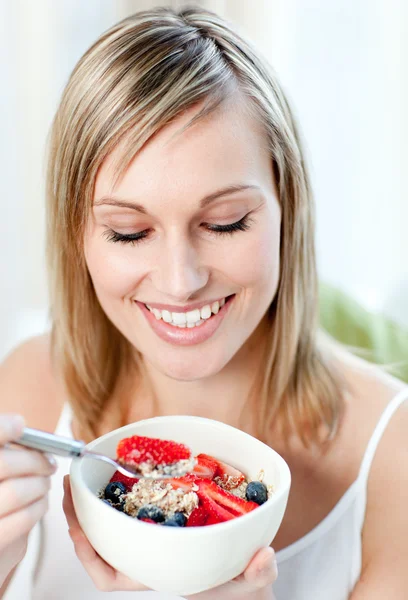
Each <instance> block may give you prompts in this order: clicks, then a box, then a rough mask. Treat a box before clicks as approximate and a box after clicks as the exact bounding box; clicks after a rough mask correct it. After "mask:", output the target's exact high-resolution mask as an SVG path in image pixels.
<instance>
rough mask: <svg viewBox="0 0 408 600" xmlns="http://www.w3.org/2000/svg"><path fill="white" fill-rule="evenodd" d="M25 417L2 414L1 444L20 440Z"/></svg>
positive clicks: (0, 423) (0, 418)
mask: <svg viewBox="0 0 408 600" xmlns="http://www.w3.org/2000/svg"><path fill="white" fill-rule="evenodd" d="M23 427H24V419H23V417H22V416H21V415H14V414H6V415H0V445H2V446H3V445H4V444H7V443H8V442H13V441H15V440H18V438H19V437H21V434H22V433H23Z"/></svg>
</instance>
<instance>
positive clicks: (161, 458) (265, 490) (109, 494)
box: [99, 436, 272, 527]
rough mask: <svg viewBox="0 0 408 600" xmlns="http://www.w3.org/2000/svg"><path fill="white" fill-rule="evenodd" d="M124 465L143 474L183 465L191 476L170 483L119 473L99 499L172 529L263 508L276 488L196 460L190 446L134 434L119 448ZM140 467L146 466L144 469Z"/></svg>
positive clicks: (207, 459)
mask: <svg viewBox="0 0 408 600" xmlns="http://www.w3.org/2000/svg"><path fill="white" fill-rule="evenodd" d="M116 458H117V460H118V462H119V463H121V464H123V465H125V466H126V465H127V466H130V467H137V469H138V470H141V471H143V470H144V471H146V472H151V471H152V469H155V470H157V469H158V467H159V468H161V470H162V471H163V472H165V471H166V469H171V468H172V469H174V468H177V466H178V465H180V467H181V468H182V467H184V466H185V464H186V463H188V462H189V463H190V472H189V473H188V474H187V475H185V476H181V477H172V478H168V479H162V480H155V479H133V478H128V477H125V476H123V475H121V474H120V473H119V471H115V473H114V474H113V475H112V477H111V479H110V481H109V483H108V484H107V486H106V487H105V488H104V489H102V490H101V491H100V494H99V497H100V498H101V499H102V500H104V501H105V502H107V503H108V504H110V505H111V506H112V507H113V508H115V509H116V510H119V511H121V512H124V513H126V514H128V515H130V516H131V517H136V518H137V519H140V520H141V521H144V522H146V523H152V524H154V525H164V526H170V527H204V526H208V525H215V524H217V523H224V522H225V521H229V520H231V519H236V518H237V517H239V516H242V515H245V514H247V513H249V512H251V511H252V510H254V509H256V508H258V506H260V505H262V504H264V503H265V502H266V501H267V500H268V497H269V496H270V495H271V494H272V486H268V487H267V486H266V485H265V483H263V481H262V480H263V472H262V471H261V472H260V474H259V478H258V480H257V481H248V479H247V478H246V476H245V475H244V474H243V473H242V472H241V471H240V470H239V469H236V468H235V467H233V466H231V465H228V464H226V463H224V462H222V461H220V460H219V459H217V458H215V457H213V456H209V455H208V454H203V453H201V454H198V455H197V456H196V457H194V458H192V457H191V451H190V450H189V448H187V447H186V446H185V445H181V444H178V443H175V442H172V441H167V440H161V439H156V438H149V437H145V436H132V437H130V438H125V439H123V440H121V441H120V442H119V444H118V447H117V450H116ZM140 464H142V465H144V466H143V468H142V469H141V468H140Z"/></svg>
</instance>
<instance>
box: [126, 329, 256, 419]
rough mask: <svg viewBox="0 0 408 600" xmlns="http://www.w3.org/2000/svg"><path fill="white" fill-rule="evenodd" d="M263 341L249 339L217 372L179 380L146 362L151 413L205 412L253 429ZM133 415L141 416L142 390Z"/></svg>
mask: <svg viewBox="0 0 408 600" xmlns="http://www.w3.org/2000/svg"><path fill="white" fill-rule="evenodd" d="M262 362H263V361H262V344H261V343H259V340H258V342H257V343H254V339H253V338H251V340H248V342H247V343H246V344H245V345H244V346H243V347H242V348H241V350H240V351H239V352H238V353H237V354H236V355H235V356H234V357H233V359H232V360H231V361H230V362H229V363H228V364H227V365H226V366H225V367H224V368H223V369H222V370H221V371H220V372H218V373H217V374H215V375H213V376H211V377H206V378H205V379H199V380H195V381H177V380H175V379H172V378H171V377H168V376H166V375H165V374H163V373H162V372H160V371H159V370H158V369H156V368H155V367H154V366H153V365H152V364H151V363H147V362H143V365H142V366H143V368H142V372H143V384H142V386H141V387H142V390H143V391H142V396H143V404H144V406H145V407H146V408H147V407H149V408H148V412H150V413H151V415H172V414H186V415H193V416H202V417H207V418H210V419H215V420H218V421H222V422H224V423H228V424H230V425H233V426H237V427H240V428H241V429H245V430H253V426H254V423H253V417H254V401H255V395H256V392H255V384H256V383H257V381H258V375H259V370H260V366H261V365H262ZM135 398H136V399H135V403H134V406H132V407H130V414H129V417H130V418H131V419H132V418H135V417H137V418H140V408H141V405H140V400H141V398H140V391H139V393H137V394H136V395H135Z"/></svg>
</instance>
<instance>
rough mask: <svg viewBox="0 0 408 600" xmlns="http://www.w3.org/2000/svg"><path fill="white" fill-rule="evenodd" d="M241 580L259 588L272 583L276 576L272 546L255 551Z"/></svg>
mask: <svg viewBox="0 0 408 600" xmlns="http://www.w3.org/2000/svg"><path fill="white" fill-rule="evenodd" d="M241 577H242V579H241V582H242V583H244V582H245V583H246V584H248V585H249V586H252V588H253V589H260V588H264V587H267V586H268V585H272V584H273V583H274V581H276V579H277V577H278V566H277V564H276V556H275V552H274V551H273V549H272V548H270V547H268V548H262V549H261V550H259V552H257V554H256V555H255V556H254V558H253V559H252V560H251V562H250V563H249V565H248V567H247V568H246V569H245V572H244V573H243V575H242V576H241Z"/></svg>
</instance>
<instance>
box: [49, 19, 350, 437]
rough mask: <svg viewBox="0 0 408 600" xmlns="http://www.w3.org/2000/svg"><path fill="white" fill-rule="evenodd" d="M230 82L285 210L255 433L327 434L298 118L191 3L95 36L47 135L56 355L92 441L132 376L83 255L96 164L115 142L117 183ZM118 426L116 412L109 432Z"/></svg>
mask: <svg viewBox="0 0 408 600" xmlns="http://www.w3.org/2000/svg"><path fill="white" fill-rule="evenodd" d="M237 88H238V89H239V91H240V93H241V94H243V95H244V97H245V98H246V99H247V104H248V106H249V107H250V109H251V111H252V112H253V113H254V114H255V115H256V117H257V119H258V120H259V122H261V123H262V124H263V126H264V128H265V132H266V134H267V138H268V141H269V150H270V153H271V161H272V165H273V169H274V173H275V178H276V183H277V187H278V192H279V199H280V204H281V211H282V225H281V273H280V283H279V288H278V291H277V294H276V297H275V298H274V300H273V302H272V305H271V307H270V310H269V325H270V326H269V331H268V334H267V335H268V339H267V340H266V342H267V343H266V348H267V351H266V356H265V360H264V364H263V365H262V372H261V380H262V381H261V382H260V393H259V397H258V400H257V402H258V405H257V409H258V416H259V423H260V424H261V425H262V428H261V431H262V432H263V433H262V434H261V436H262V435H265V437H266V432H267V430H268V428H269V427H270V425H271V423H272V422H273V421H275V422H276V421H277V420H278V421H279V422H280V423H281V425H282V429H283V431H284V432H285V433H286V434H289V432H293V433H295V434H296V435H297V436H299V438H300V439H301V440H302V442H303V443H304V444H305V445H309V444H310V443H312V442H317V441H318V437H319V435H320V434H319V431H320V430H321V428H322V426H323V427H324V430H325V432H326V434H325V435H326V439H331V438H332V437H333V436H334V434H335V432H336V429H337V427H338V423H339V420H340V417H341V414H342V405H343V401H342V393H341V385H340V382H339V380H338V378H337V375H336V374H335V372H334V370H333V367H332V366H331V365H329V361H328V360H327V358H326V350H325V349H324V347H323V346H322V345H321V344H320V343H319V342H318V336H317V326H318V324H317V306H318V303H317V276H316V266H315V251H314V209H313V200H312V195H311V191H310V185H309V178H308V174H307V169H306V167H305V163H304V157H303V153H302V149H301V143H300V139H299V135H298V131H297V127H296V124H295V120H294V118H293V115H292V112H291V110H290V108H289V105H288V102H287V100H286V98H285V95H284V93H283V91H282V89H281V87H280V86H279V83H278V82H277V80H276V77H275V75H274V73H273V71H272V70H271V69H270V67H269V66H268V65H267V64H266V62H265V61H264V60H263V59H261V58H260V57H259V55H258V54H257V52H256V51H255V50H254V49H253V48H252V46H251V45H250V44H249V43H248V42H247V41H245V40H244V39H243V38H242V37H241V36H240V35H238V34H237V33H236V32H235V31H234V29H233V28H232V27H231V25H230V24H228V23H226V22H225V21H224V20H222V19H221V18H219V17H218V16H216V15H215V14H213V13H211V12H208V11H205V10H203V9H194V8H190V9H185V10H181V11H179V12H176V11H174V10H172V9H156V10H152V11H148V12H141V13H137V14H135V15H132V16H131V17H129V18H126V19H124V20H123V21H121V22H120V23H118V24H116V25H115V26H113V27H112V28H111V29H109V30H108V31H107V32H105V33H104V34H102V35H101V37H100V38H99V39H98V40H97V41H96V42H95V43H94V44H93V45H92V46H91V48H90V49H89V50H88V51H87V52H86V53H85V54H84V56H83V57H82V58H81V59H80V61H79V62H78V64H77V65H76V67H75V69H74V71H73V73H72V74H71V77H70V79H69V81H68V83H67V86H66V88H65V90H64V93H63V96H62V99H61V103H60V106H59V108H58V111H57V113H56V115H55V119H54V122H53V125H52V129H51V134H50V144H49V160H48V176H47V202H48V212H47V214H48V230H47V236H48V238H47V253H48V266H49V277H50V279H49V283H50V305H51V311H52V320H53V332H52V341H53V353H54V358H55V361H56V364H57V365H58V368H59V369H60V372H61V375H62V380H63V382H64V385H65V390H66V393H67V396H68V399H69V401H70V403H71V405H72V408H73V410H74V414H75V416H76V418H77V422H78V423H79V424H80V426H81V432H82V435H83V437H85V438H86V439H91V438H93V437H95V435H96V434H97V431H98V423H99V422H100V419H101V416H102V413H103V411H104V409H105V408H106V406H107V403H108V402H109V401H110V400H111V399H112V397H114V394H117V393H118V388H119V386H120V385H121V382H123V378H124V377H125V373H129V372H130V371H131V369H132V368H135V369H136V370H137V364H135V360H136V363H137V358H135V354H134V349H133V348H132V347H131V345H130V343H129V342H128V340H127V339H126V338H125V337H124V336H123V335H122V334H121V333H120V332H119V331H118V330H117V329H116V328H115V327H114V325H113V324H112V323H111V322H110V321H109V319H108V318H107V316H106V315H105V313H104V312H103V310H102V308H101V307H100V305H99V302H98V300H97V298H96V295H95V292H94V289H93V286H92V282H91V279H90V276H89V273H88V271H87V267H86V263H85V259H84V250H83V239H84V228H85V226H86V222H87V219H88V218H89V214H90V211H91V206H92V196H93V189H94V183H95V179H96V175H97V172H98V169H99V168H100V166H101V164H102V162H103V161H104V159H105V158H106V157H107V156H108V154H110V153H111V152H112V150H113V149H114V148H115V147H117V146H118V144H119V143H120V147H121V160H120V164H119V163H118V169H117V176H118V178H119V177H120V176H121V175H122V174H123V173H124V171H125V170H126V168H127V167H128V165H129V164H130V162H131V160H132V159H133V158H134V156H135V155H136V153H137V152H138V150H139V149H140V148H141V147H142V146H143V144H145V143H146V141H147V140H149V138H151V136H152V135H154V133H156V132H157V131H158V130H159V129H161V128H162V127H163V126H165V125H166V124H168V123H169V122H170V121H172V120H173V119H175V118H176V117H177V116H178V115H180V114H181V113H182V112H184V111H185V110H187V109H188V108H190V107H192V106H194V105H198V103H201V104H202V110H201V111H200V112H199V114H198V115H197V116H196V117H195V118H194V121H196V120H197V119H199V118H201V117H202V116H203V115H205V114H208V113H210V112H211V111H213V110H215V108H216V107H217V106H219V105H220V103H222V102H223V101H224V100H227V99H228V98H230V97H231V94H232V93H234V90H237ZM122 419H123V416H122V417H120V416H119V413H118V416H117V422H116V423H112V426H115V427H116V426H120V425H122V424H123V423H122V422H121V420H122Z"/></svg>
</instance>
